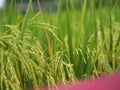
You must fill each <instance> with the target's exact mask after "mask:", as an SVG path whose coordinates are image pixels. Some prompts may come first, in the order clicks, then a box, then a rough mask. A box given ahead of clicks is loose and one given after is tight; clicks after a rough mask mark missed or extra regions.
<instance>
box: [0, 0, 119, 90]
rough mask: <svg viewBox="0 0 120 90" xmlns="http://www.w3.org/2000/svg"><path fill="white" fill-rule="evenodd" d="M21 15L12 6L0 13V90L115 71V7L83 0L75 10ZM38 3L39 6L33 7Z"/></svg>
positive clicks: (31, 12)
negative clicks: (96, 4)
mask: <svg viewBox="0 0 120 90" xmlns="http://www.w3.org/2000/svg"><path fill="white" fill-rule="evenodd" d="M68 1H69V0H66V10H65V11H63V10H62V9H61V6H62V4H61V3H62V0H61V1H59V3H58V11H57V12H56V13H52V12H42V11H41V9H40V8H39V9H40V11H38V12H37V13H35V12H34V10H33V9H32V8H31V3H32V0H29V5H28V8H27V11H26V14H25V15H22V14H21V13H16V11H15V9H14V8H13V6H14V5H13V3H11V4H10V5H9V7H8V8H5V9H4V10H2V11H0V77H1V78H0V81H1V83H0V88H1V90H23V89H26V88H30V87H35V88H36V87H39V86H46V85H48V86H50V85H55V84H60V83H64V84H65V83H67V82H68V81H71V82H74V81H75V80H77V78H86V77H91V76H97V77H99V76H100V75H103V74H106V73H112V72H115V71H118V70H120V11H119V9H120V7H119V5H118V2H119V0H116V2H115V3H114V5H112V4H111V3H110V2H109V3H106V4H107V6H103V5H102V2H101V3H99V4H98V7H96V6H95V2H94V0H91V2H89V7H88V6H87V3H88V0H84V2H82V3H83V4H82V5H81V6H80V9H77V10H76V7H75V6H74V4H73V3H72V2H71V3H70V5H71V7H72V8H69V4H68ZM100 1H101V0H100ZM38 5H39V4H38Z"/></svg>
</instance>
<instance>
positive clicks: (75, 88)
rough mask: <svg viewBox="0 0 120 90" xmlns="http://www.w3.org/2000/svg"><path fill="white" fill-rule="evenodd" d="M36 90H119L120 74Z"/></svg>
mask: <svg viewBox="0 0 120 90" xmlns="http://www.w3.org/2000/svg"><path fill="white" fill-rule="evenodd" d="M37 90H120V72H118V73H116V74H112V75H107V76H104V77H101V78H100V79H94V80H93V79H89V80H85V81H83V82H82V81H80V82H76V83H74V84H70V85H60V86H57V87H51V88H47V87H46V88H40V89H37Z"/></svg>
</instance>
